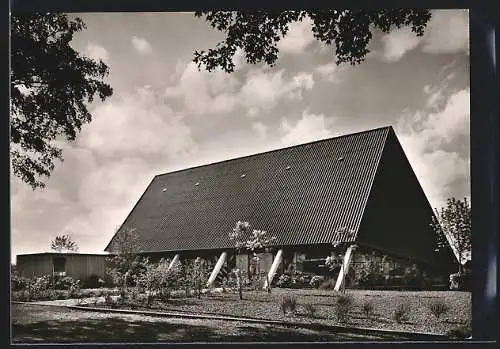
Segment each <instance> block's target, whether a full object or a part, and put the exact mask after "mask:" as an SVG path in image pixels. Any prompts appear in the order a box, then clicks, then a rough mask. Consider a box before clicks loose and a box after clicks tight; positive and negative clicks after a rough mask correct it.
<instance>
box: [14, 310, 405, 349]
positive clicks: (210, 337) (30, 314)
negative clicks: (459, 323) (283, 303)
mask: <svg viewBox="0 0 500 349" xmlns="http://www.w3.org/2000/svg"><path fill="white" fill-rule="evenodd" d="M405 339H408V338H405V337H404V336H398V335H390V334H389V335H382V334H381V335H367V334H356V333H352V332H349V331H340V330H339V331H331V330H320V329H307V328H301V327H294V328H290V327H285V326H276V325H263V324H249V323H244V322H232V321H221V320H208V319H203V320H200V319H179V318H160V317H151V316H143V315H131V314H111V313H102V312H92V311H78V310H72V309H67V308H61V307H50V306H40V305H36V304H13V306H12V341H13V343H41V342H45V343H68V342H73V343H75V342H78V343H89V342H103V343H110V342H113V343H117V342H119V343H124V342H130V343H134V342H256V341H262V342H269V341H273V342H274V341H275V342H290V341H292V342H299V341H306V342H317V341H324V342H327V341H363V340H370V341H380V340H405Z"/></svg>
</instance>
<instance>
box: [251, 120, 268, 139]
mask: <svg viewBox="0 0 500 349" xmlns="http://www.w3.org/2000/svg"><path fill="white" fill-rule="evenodd" d="M252 129H253V130H255V132H256V133H257V136H258V138H259V139H260V140H265V139H266V138H267V129H268V127H267V126H266V125H265V124H264V123H262V122H260V121H257V122H255V123H253V124H252Z"/></svg>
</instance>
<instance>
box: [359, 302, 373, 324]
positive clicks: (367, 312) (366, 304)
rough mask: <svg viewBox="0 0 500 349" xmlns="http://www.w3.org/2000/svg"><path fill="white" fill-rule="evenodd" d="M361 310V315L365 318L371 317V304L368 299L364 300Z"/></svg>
mask: <svg viewBox="0 0 500 349" xmlns="http://www.w3.org/2000/svg"><path fill="white" fill-rule="evenodd" d="M361 308H362V309H363V313H365V316H366V317H367V318H369V319H370V318H371V317H372V315H373V308H374V305H373V302H372V301H371V300H369V299H366V300H364V301H363V304H362V305H361Z"/></svg>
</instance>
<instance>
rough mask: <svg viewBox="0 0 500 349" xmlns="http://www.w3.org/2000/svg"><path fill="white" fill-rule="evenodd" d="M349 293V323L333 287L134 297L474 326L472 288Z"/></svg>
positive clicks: (319, 317)
mask: <svg viewBox="0 0 500 349" xmlns="http://www.w3.org/2000/svg"><path fill="white" fill-rule="evenodd" d="M347 293H348V294H350V295H351V296H352V297H353V299H354V304H353V306H352V309H351V311H350V313H349V316H348V321H347V323H341V322H339V321H338V320H337V318H336V315H335V302H336V299H337V297H338V293H334V292H333V291H331V290H311V289H307V290H305V289H280V288H275V289H273V291H272V293H271V294H268V293H266V292H263V291H247V292H245V293H244V300H239V299H238V295H237V294H236V293H217V294H205V295H202V297H201V299H197V298H194V297H193V298H191V297H190V298H174V299H171V300H169V301H166V302H165V301H163V302H160V301H154V302H153V303H152V304H151V306H149V307H145V306H144V305H143V304H144V302H142V301H135V302H133V308H134V309H145V310H168V311H184V312H188V313H193V314H202V313H203V314H207V313H208V314H218V315H230V316H243V317H251V318H257V319H266V320H284V321H291V322H294V323H297V324H317V325H330V326H331V325H340V326H347V327H351V326H352V327H365V328H375V329H387V330H396V331H408V332H425V333H433V334H446V333H447V332H448V331H449V330H452V329H454V328H456V327H459V326H470V318H471V294H470V293H469V292H454V291H363V290H349V291H347ZM285 295H291V296H294V297H295V298H296V300H297V308H296V312H295V314H287V315H284V314H283V312H282V310H281V308H280V304H281V299H282V297H283V296H285ZM436 300H441V301H442V302H444V303H445V304H446V305H447V307H448V311H447V312H445V313H444V314H443V315H442V316H441V317H440V318H436V317H435V316H434V315H433V314H432V313H431V311H430V310H429V304H430V303H431V302H433V301H436ZM365 302H370V303H371V304H373V314H371V315H370V316H367V315H366V314H365V313H364V311H363V307H362V306H363V304H364V303H365ZM307 304H311V305H313V306H314V308H315V309H316V312H315V316H314V317H312V316H311V315H310V314H308V312H307V310H306V307H305V306H306V305H307ZM400 304H406V305H407V306H408V312H407V315H408V317H407V319H405V320H404V321H403V322H401V323H397V322H396V321H395V320H394V319H393V314H394V311H395V309H396V307H397V306H398V305H400ZM98 306H100V307H106V306H107V305H105V304H98ZM114 306H115V307H116V306H117V305H114ZM118 307H120V308H130V306H128V305H126V304H124V305H118Z"/></svg>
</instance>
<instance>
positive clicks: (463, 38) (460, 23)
mask: <svg viewBox="0 0 500 349" xmlns="http://www.w3.org/2000/svg"><path fill="white" fill-rule="evenodd" d="M422 50H423V51H424V52H428V53H455V52H466V53H469V13H468V10H435V11H433V13H432V18H431V20H430V21H429V24H428V25H427V28H426V31H425V34H424V38H423V44H422Z"/></svg>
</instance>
